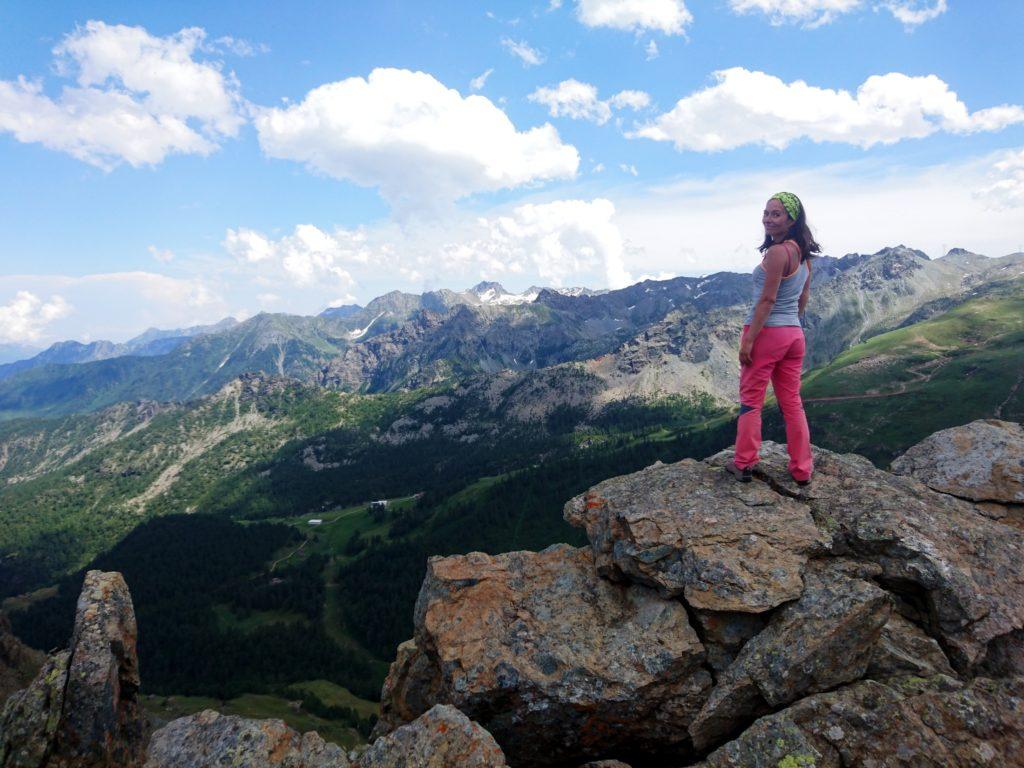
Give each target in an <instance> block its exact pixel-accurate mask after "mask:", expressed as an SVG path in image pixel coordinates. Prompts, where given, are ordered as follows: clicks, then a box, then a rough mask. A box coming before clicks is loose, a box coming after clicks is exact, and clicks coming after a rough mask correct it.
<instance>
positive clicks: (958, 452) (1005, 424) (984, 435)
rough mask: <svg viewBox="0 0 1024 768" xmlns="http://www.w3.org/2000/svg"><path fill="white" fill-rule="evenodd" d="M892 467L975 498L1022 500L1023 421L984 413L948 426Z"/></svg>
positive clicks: (930, 484) (1003, 501)
mask: <svg viewBox="0 0 1024 768" xmlns="http://www.w3.org/2000/svg"><path fill="white" fill-rule="evenodd" d="M892 471H893V472H895V473H896V474H898V475H909V476H910V477H913V478H915V479H917V480H920V481H921V482H922V483H924V484H925V485H927V486H928V487H930V488H933V489H935V490H936V491H941V492H942V493H949V494H952V495H953V496H959V497H961V498H964V499H970V500H971V501H992V502H997V503H1001V504H1024V426H1021V425H1020V424H1017V423H1015V422H1012V421H999V420H998V419H982V420H979V421H972V422H971V423H970V424H964V425H963V426H960V427H953V428H951V429H944V430H942V431H941V432H936V433H935V434H933V435H930V436H929V437H926V438H925V439H924V440H922V441H921V442H920V443H918V444H917V445H915V446H913V447H912V448H909V449H908V450H907V452H906V453H904V454H903V455H902V456H900V457H899V458H897V459H896V460H895V461H893V463H892Z"/></svg>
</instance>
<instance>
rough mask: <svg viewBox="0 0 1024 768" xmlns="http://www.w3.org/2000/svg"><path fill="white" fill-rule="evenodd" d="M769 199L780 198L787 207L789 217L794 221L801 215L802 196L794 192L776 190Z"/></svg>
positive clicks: (783, 205) (784, 206)
mask: <svg viewBox="0 0 1024 768" xmlns="http://www.w3.org/2000/svg"><path fill="white" fill-rule="evenodd" d="M768 199H769V200H778V201H779V202H780V203H782V207H783V208H785V209H786V213H788V214H789V218H791V219H792V220H793V221H796V220H797V217H798V216H799V215H800V198H799V197H797V196H796V195H794V194H793V193H792V192H776V193H775V194H774V195H772V196H771V197H769V198H768Z"/></svg>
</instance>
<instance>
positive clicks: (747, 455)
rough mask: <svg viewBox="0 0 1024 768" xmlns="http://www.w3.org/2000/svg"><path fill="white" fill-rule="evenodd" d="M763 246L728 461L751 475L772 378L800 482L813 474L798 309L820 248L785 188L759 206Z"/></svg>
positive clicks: (738, 473)
mask: <svg viewBox="0 0 1024 768" xmlns="http://www.w3.org/2000/svg"><path fill="white" fill-rule="evenodd" d="M762 224H764V242H763V243H761V247H760V248H759V249H758V250H760V251H761V253H762V254H764V258H763V259H762V261H761V263H760V264H758V265H757V267H755V268H754V298H755V301H756V303H755V304H754V307H753V309H751V311H750V315H749V316H748V317H747V322H746V325H744V326H743V335H742V336H741V337H740V417H739V421H738V423H737V426H736V453H735V458H734V460H733V461H731V462H729V464H728V465H727V467H726V469H728V471H729V472H730V473H731V474H732V475H734V476H735V477H736V479H737V480H739V481H740V482H744V483H749V482H750V480H751V476H752V474H751V468H752V467H753V466H754V465H755V464H757V462H758V450H759V449H760V447H761V406H762V405H764V393H765V390H766V389H767V387H768V382H769V381H771V383H772V388H773V389H774V390H775V398H776V399H777V400H778V401H779V408H780V409H781V410H782V416H783V418H785V420H786V450H787V451H788V452H789V474H790V476H791V477H792V478H793V479H794V480H795V481H796V482H797V483H798V484H799V485H807V484H808V483H809V482H810V481H811V472H812V471H813V469H814V466H813V464H812V461H811V436H810V432H809V430H808V428H807V417H806V416H805V415H804V406H803V403H802V402H801V401H800V369H801V367H802V366H803V361H804V349H805V345H804V332H803V329H802V328H801V327H800V315H802V314H803V313H804V309H805V308H806V307H807V299H808V297H809V296H810V291H811V264H810V259H811V257H812V256H815V255H817V254H818V253H820V252H821V247H820V246H819V245H818V244H817V243H816V242H814V237H813V236H812V235H811V230H810V229H809V228H808V226H807V212H806V211H805V210H804V206H803V204H802V203H801V202H800V199H799V198H798V197H797V196H796V195H794V194H792V193H790V192H779V193H778V194H775V195H772V197H771V199H769V200H768V204H767V205H766V206H765V209H764V216H763V217H762Z"/></svg>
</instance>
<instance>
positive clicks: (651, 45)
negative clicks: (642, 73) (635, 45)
mask: <svg viewBox="0 0 1024 768" xmlns="http://www.w3.org/2000/svg"><path fill="white" fill-rule="evenodd" d="M644 53H646V54H647V60H648V61H653V60H654V59H656V58H658V44H657V43H656V42H654V40H653V39H651V40H649V41H648V43H647V47H646V48H644Z"/></svg>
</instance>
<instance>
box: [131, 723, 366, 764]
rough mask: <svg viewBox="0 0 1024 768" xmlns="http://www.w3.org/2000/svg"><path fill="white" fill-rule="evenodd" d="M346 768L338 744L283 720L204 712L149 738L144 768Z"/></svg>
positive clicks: (347, 761)
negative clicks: (232, 767)
mask: <svg viewBox="0 0 1024 768" xmlns="http://www.w3.org/2000/svg"><path fill="white" fill-rule="evenodd" d="M236 765H237V766H246V768H348V767H349V765H350V763H349V760H348V755H347V753H346V752H345V750H343V749H342V748H341V747H339V746H338V745H337V744H330V743H328V742H325V741H324V740H323V739H322V738H321V737H320V736H319V735H318V734H316V733H315V732H313V731H309V732H308V733H305V734H300V733H299V732H298V731H295V730H293V729H292V728H289V727H288V726H287V725H286V724H285V723H284V721H282V720H273V719H268V720H255V719H252V718H247V717H236V716H234V715H222V714H220V713H219V712H215V711H214V710H212V709H206V710H203V711H202V712H199V713H197V714H195V715H190V716H188V717H179V718H178V719H177V720H172V721H171V722H170V723H168V724H167V725H165V726H164V727H163V728H161V729H160V730H158V731H156V732H155V733H154V734H153V737H152V739H151V740H150V743H149V749H148V751H147V755H146V764H145V768H220V767H221V766H236Z"/></svg>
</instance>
